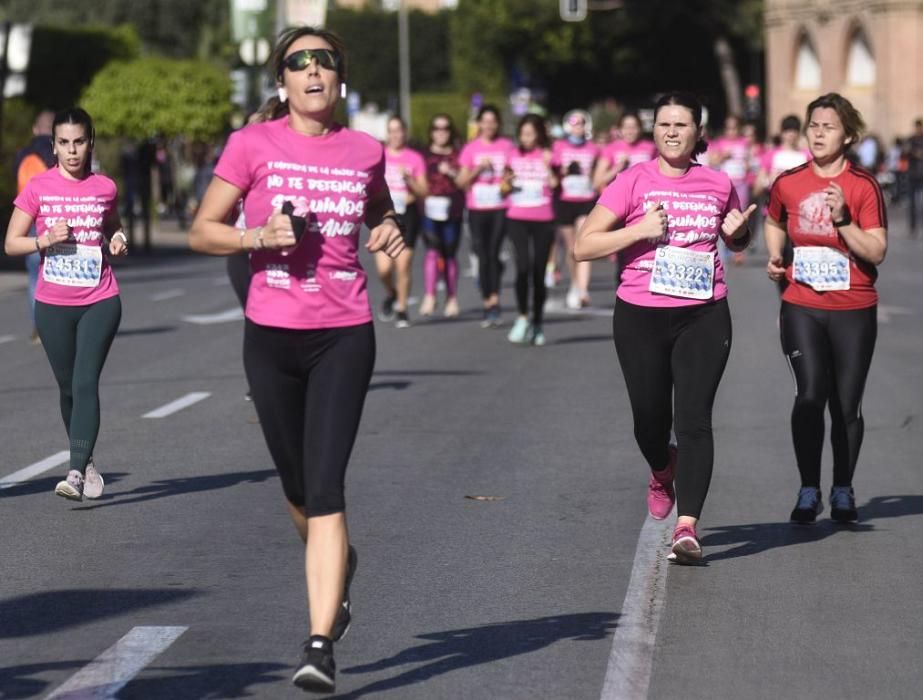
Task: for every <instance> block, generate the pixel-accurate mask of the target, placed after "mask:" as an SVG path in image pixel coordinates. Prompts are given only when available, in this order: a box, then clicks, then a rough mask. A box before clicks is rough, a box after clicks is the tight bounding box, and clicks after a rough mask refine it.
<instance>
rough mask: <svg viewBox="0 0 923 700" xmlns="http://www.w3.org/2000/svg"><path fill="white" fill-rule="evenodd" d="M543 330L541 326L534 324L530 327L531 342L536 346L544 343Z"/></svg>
mask: <svg viewBox="0 0 923 700" xmlns="http://www.w3.org/2000/svg"><path fill="white" fill-rule="evenodd" d="M545 342H546V341H545V332H544V331H543V330H542V327H541V326H535V327H534V328H533V329H532V344H533V345H535V346H536V347H542V346H543V345H544V344H545Z"/></svg>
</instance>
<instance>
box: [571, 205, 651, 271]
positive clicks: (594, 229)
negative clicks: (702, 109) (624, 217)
mask: <svg viewBox="0 0 923 700" xmlns="http://www.w3.org/2000/svg"><path fill="white" fill-rule="evenodd" d="M620 224H621V219H620V218H619V217H618V216H616V215H615V214H614V213H612V211H610V210H609V209H608V208H606V207H604V206H601V205H599V204H597V205H596V206H595V207H593V211H591V212H590V215H589V216H588V217H587V218H586V221H584V222H583V226H581V227H580V230H579V231H578V232H577V240H576V242H575V243H574V257H575V258H576V259H577V261H578V262H581V261H583V260H596V259H598V258H604V257H606V256H607V255H612V254H613V253H618V252H619V251H622V250H625V248H628V247H629V246H632V245H634V244H635V243H638V242H639V241H644V240H656V239H658V238H661V237H662V236H663V235H664V234H665V233H666V231H667V213H666V212H665V211H664V210H663V208H662V207H654V208H651V209H649V210H648V212H647V213H646V214H645V215H644V217H643V218H642V219H641V220H640V221H638V222H637V223H636V224H633V225H631V226H627V227H625V228H619V225H620Z"/></svg>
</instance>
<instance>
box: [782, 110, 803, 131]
mask: <svg viewBox="0 0 923 700" xmlns="http://www.w3.org/2000/svg"><path fill="white" fill-rule="evenodd" d="M780 131H801V119H799V118H798V116H796V115H794V114H789V115H788V116H787V117H785V118H784V119H783V120H782V127H781V129H780Z"/></svg>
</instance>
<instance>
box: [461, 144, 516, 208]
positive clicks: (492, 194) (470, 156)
mask: <svg viewBox="0 0 923 700" xmlns="http://www.w3.org/2000/svg"><path fill="white" fill-rule="evenodd" d="M513 150H514V146H513V142H512V141H510V140H509V139H507V138H498V139H494V140H493V141H485V140H483V139H480V138H478V139H475V140H474V141H470V142H469V143H466V144H465V147H464V148H462V152H461V155H459V156H458V162H459V164H460V165H461V166H462V167H463V168H468V169H469V170H475V169H477V168H478V167H479V166H480V164H481V162H482V161H483V160H484V159H485V158H486V159H487V160H489V161H490V167H489V168H487V169H485V170H482V171H481V174H480V175H478V176H477V178H475V180H474V182H472V183H471V185H469V187H468V193H467V194H466V195H465V206H467V207H468V209H470V210H472V211H496V210H498V209H506V207H507V201H506V198H504V197H503V195H501V194H500V182H501V181H502V180H503V169H504V168H505V167H507V166H508V165H509V160H510V154H511V152H512V151H513Z"/></svg>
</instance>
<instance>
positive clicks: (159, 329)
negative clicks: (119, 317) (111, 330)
mask: <svg viewBox="0 0 923 700" xmlns="http://www.w3.org/2000/svg"><path fill="white" fill-rule="evenodd" d="M176 329H177V326H148V327H147V328H126V329H124V330H119V332H118V333H116V335H117V336H119V337H120V338H121V337H124V336H130V335H156V334H159V333H172V332H173V331H175V330H176Z"/></svg>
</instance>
